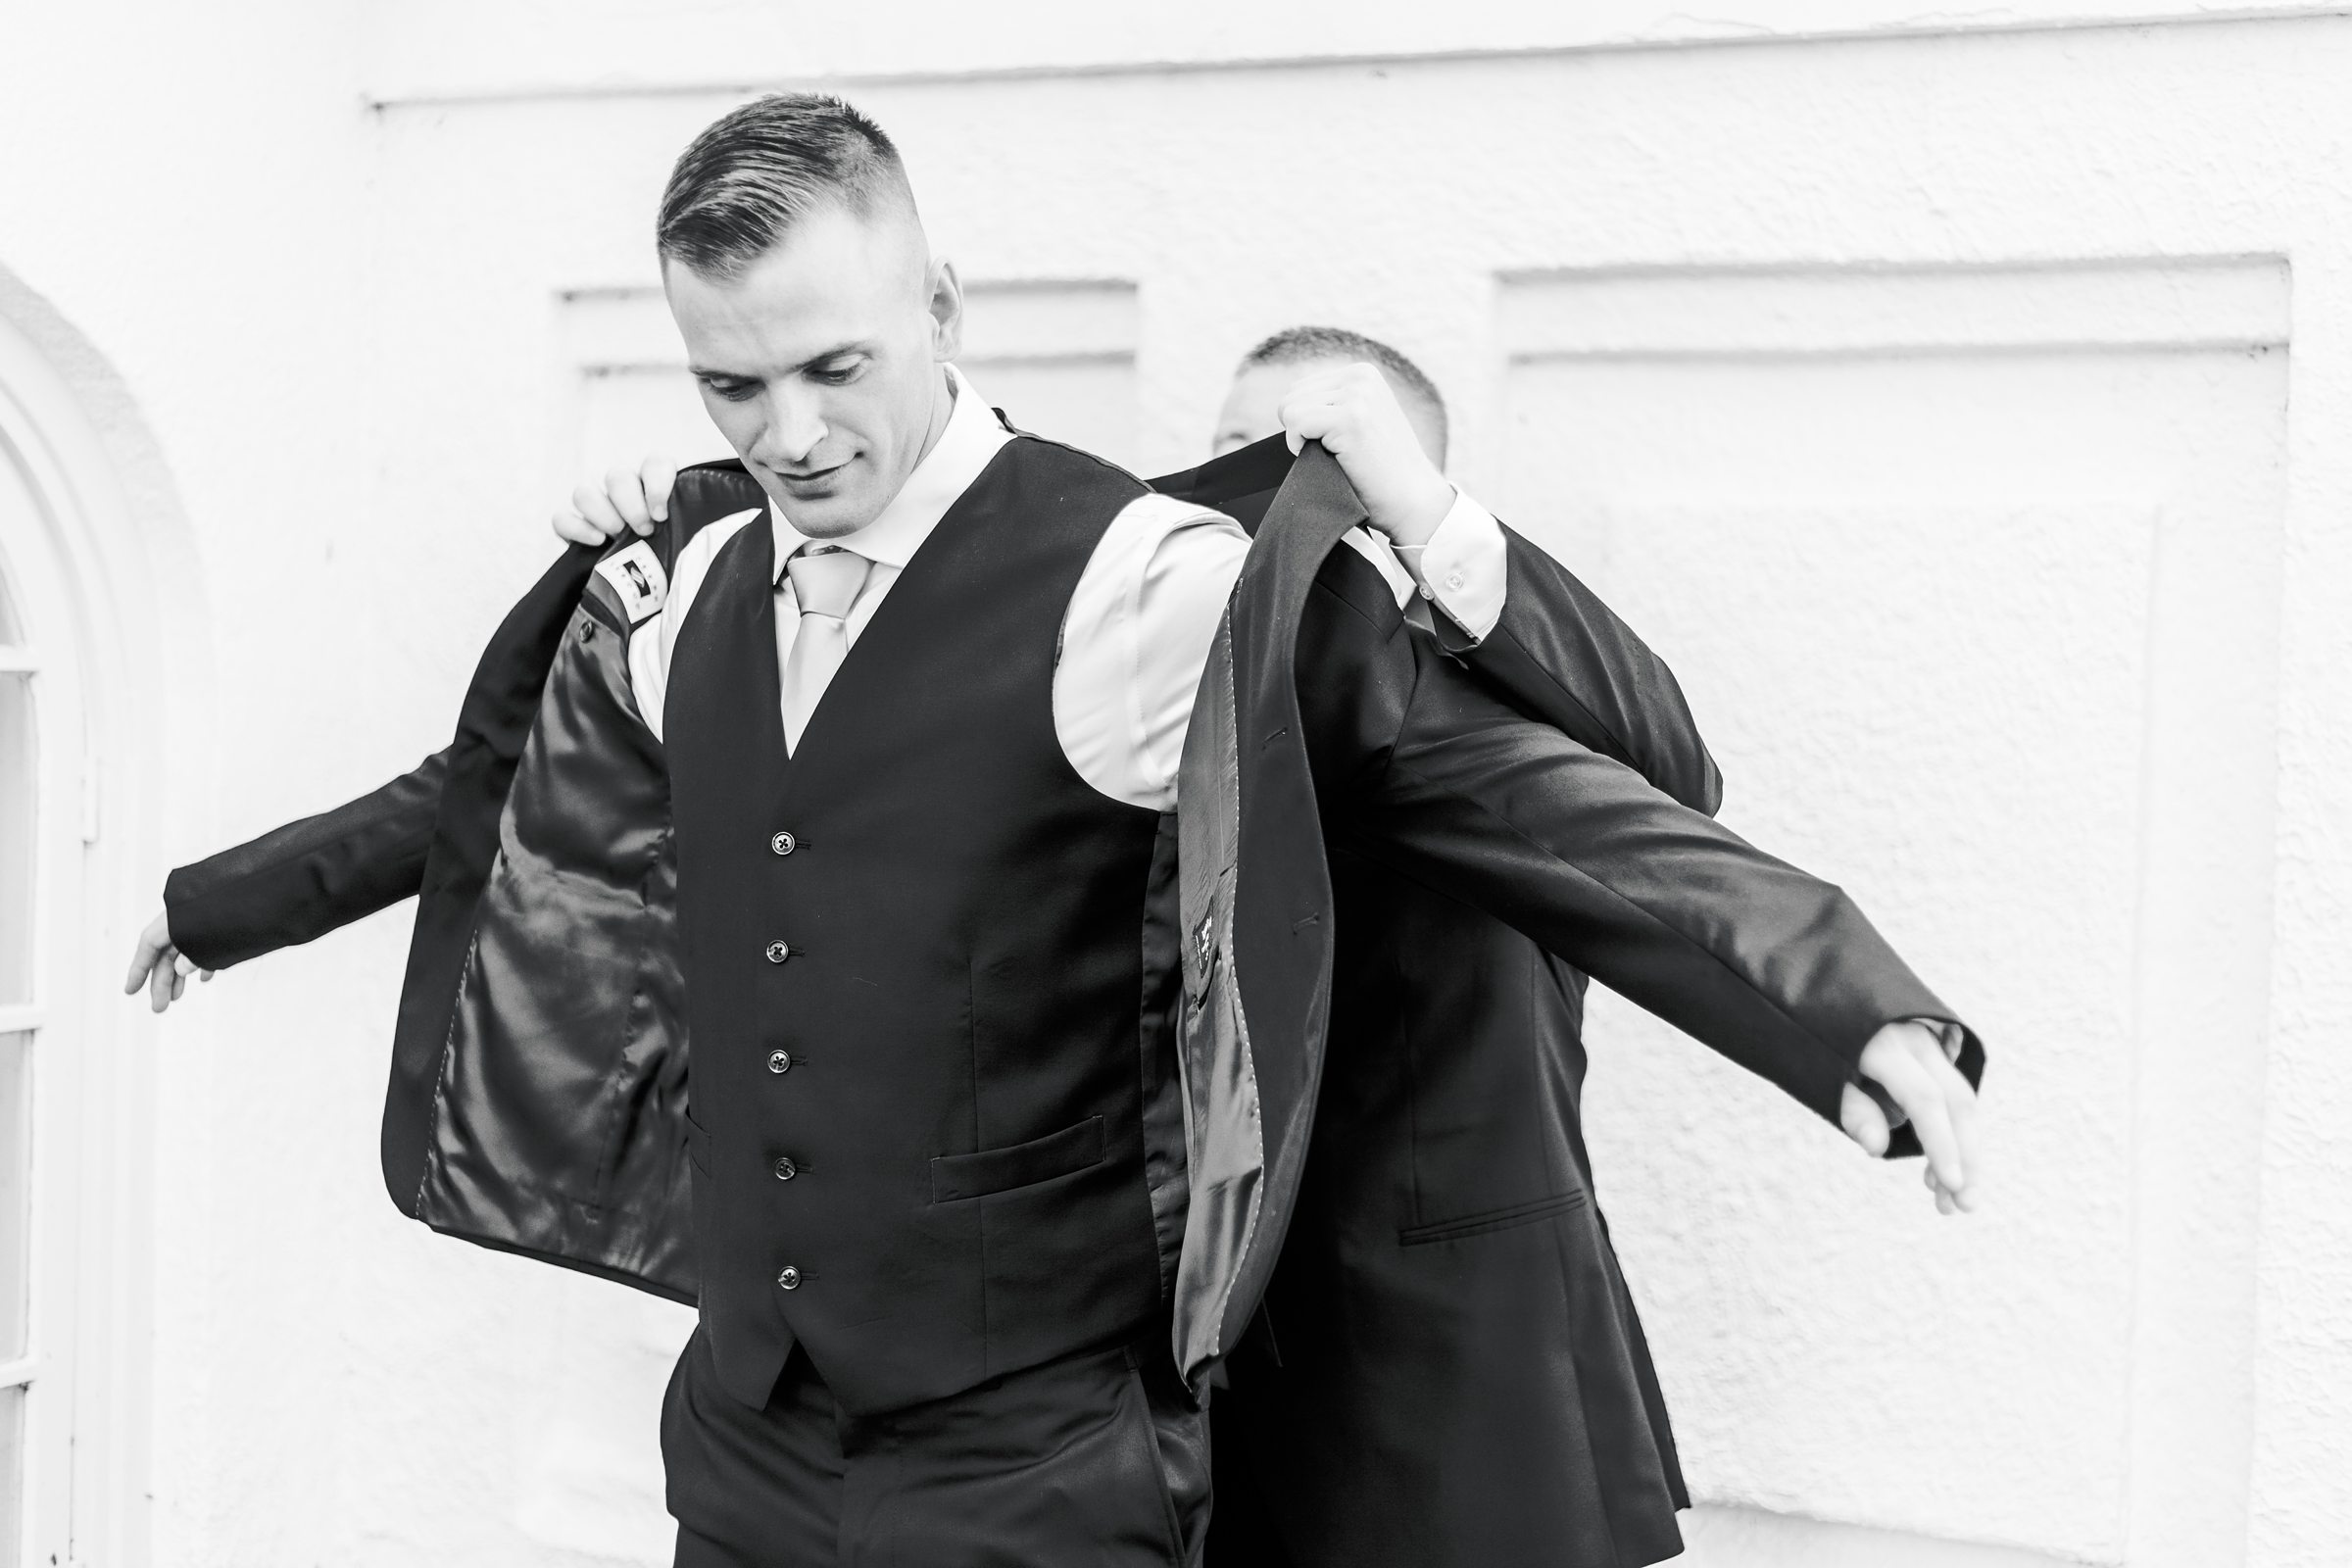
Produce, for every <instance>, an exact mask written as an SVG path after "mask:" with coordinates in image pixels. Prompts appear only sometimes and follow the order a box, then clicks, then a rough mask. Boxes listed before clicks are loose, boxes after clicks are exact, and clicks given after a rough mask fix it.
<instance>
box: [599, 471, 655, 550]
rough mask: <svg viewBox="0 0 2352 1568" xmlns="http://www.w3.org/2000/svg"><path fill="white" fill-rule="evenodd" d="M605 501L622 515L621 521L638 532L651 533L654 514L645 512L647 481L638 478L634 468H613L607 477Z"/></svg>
mask: <svg viewBox="0 0 2352 1568" xmlns="http://www.w3.org/2000/svg"><path fill="white" fill-rule="evenodd" d="M605 499H606V500H608V501H610V502H612V503H613V511H614V512H617V513H619V514H620V520H621V521H623V522H625V523H627V524H628V525H629V526H630V527H631V528H632V529H634V530H635V531H636V532H638V533H641V534H644V533H651V532H653V529H654V516H653V514H652V513H650V512H648V511H646V510H645V481H644V480H643V479H640V478H639V477H637V470H636V469H634V468H613V469H612V470H610V471H609V472H607V473H606V475H605Z"/></svg>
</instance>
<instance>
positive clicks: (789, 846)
mask: <svg viewBox="0 0 2352 1568" xmlns="http://www.w3.org/2000/svg"><path fill="white" fill-rule="evenodd" d="M767 847H768V848H769V849H771V850H773V851H775V852H776V853H777V854H778V855H790V854H791V853H792V852H793V851H795V850H797V849H799V848H800V847H801V841H800V840H799V839H796V838H794V837H793V836H792V835H791V834H789V833H779V834H777V835H776V836H775V837H774V838H772V839H769V840H768V841H767Z"/></svg>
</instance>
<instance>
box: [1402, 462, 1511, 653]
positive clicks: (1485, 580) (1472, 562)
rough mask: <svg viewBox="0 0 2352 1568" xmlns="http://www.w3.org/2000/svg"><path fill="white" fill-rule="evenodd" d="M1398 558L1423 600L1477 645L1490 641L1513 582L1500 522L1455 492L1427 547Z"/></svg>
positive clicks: (1507, 550) (1413, 550)
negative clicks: (1491, 633) (1442, 613)
mask: <svg viewBox="0 0 2352 1568" xmlns="http://www.w3.org/2000/svg"><path fill="white" fill-rule="evenodd" d="M1397 560H1399V561H1401V562H1403V563H1404V569H1405V570H1407V571H1409V572H1411V573H1412V574H1413V583H1414V586H1416V587H1417V588H1419V589H1420V590H1421V597H1422V598H1424V599H1426V600H1428V601H1429V602H1430V603H1431V604H1433V605H1436V606H1437V607H1438V608H1439V609H1440V610H1443V611H1444V612H1446V618H1448V619H1449V620H1451V621H1452V622H1453V623H1454V624H1455V625H1457V626H1459V627H1461V628H1462V630H1463V631H1465V632H1467V633H1469V634H1470V640H1471V641H1472V642H1473V643H1481V642H1484V641H1486V639H1487V636H1488V634H1489V633H1490V632H1492V631H1494V629H1495V623H1496V622H1497V621H1499V620H1501V619H1502V602H1503V599H1504V597H1505V596H1506V594H1507V593H1508V591H1509V584H1510V556H1509V549H1508V547H1507V546H1506V545H1505V544H1504V542H1503V537H1502V524H1501V523H1499V522H1496V521H1495V515H1494V514H1493V513H1491V512H1489V511H1488V510H1487V509H1486V508H1484V507H1482V506H1480V505H1479V504H1478V503H1477V502H1475V501H1473V500H1471V499H1470V498H1469V497H1468V496H1466V495H1464V494H1463V493H1462V492H1461V491H1459V490H1456V491H1455V492H1454V493H1453V505H1452V506H1451V507H1449V508H1447V509H1446V517H1445V520H1444V521H1442V522H1440V523H1439V524H1438V531H1437V532H1436V533H1433V534H1431V535H1430V536H1429V543H1427V544H1425V545H1421V546H1419V547H1417V548H1414V549H1409V550H1399V551H1397Z"/></svg>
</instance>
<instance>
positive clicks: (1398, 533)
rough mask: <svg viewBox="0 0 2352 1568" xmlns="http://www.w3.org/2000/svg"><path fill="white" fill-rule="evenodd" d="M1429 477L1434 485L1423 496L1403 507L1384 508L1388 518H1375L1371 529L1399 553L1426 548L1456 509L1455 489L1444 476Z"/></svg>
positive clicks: (1413, 499) (1423, 492) (1422, 493)
mask: <svg viewBox="0 0 2352 1568" xmlns="http://www.w3.org/2000/svg"><path fill="white" fill-rule="evenodd" d="M1430 478H1431V480H1432V483H1431V484H1430V485H1429V486H1428V487H1427V488H1425V489H1423V490H1422V491H1421V493H1420V494H1418V495H1416V496H1414V497H1413V498H1412V499H1411V500H1409V501H1407V502H1406V503H1404V504H1403V505H1401V506H1398V507H1394V508H1388V509H1384V510H1385V512H1386V515H1382V516H1378V517H1374V518H1373V519H1372V526H1373V527H1375V528H1377V529H1378V530H1379V531H1380V532H1381V533H1383V534H1385V535H1387V536H1388V541H1389V543H1390V544H1392V545H1394V546H1396V547H1397V549H1399V550H1419V549H1421V548H1422V547H1424V546H1425V545H1427V544H1428V543H1429V541H1430V540H1431V538H1433V537H1434V536H1435V535H1436V534H1437V531H1438V527H1439V525H1440V524H1441V523H1443V522H1445V520H1446V514H1447V513H1448V512H1450V511H1452V510H1453V502H1454V496H1455V491H1454V488H1453V486H1452V485H1450V484H1448V483H1446V477H1445V475H1443V474H1439V473H1433V474H1431V475H1430Z"/></svg>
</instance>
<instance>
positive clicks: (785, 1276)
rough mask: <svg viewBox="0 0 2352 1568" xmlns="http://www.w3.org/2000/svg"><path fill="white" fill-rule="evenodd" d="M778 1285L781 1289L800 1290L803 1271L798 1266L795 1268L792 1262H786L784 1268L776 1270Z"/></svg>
mask: <svg viewBox="0 0 2352 1568" xmlns="http://www.w3.org/2000/svg"><path fill="white" fill-rule="evenodd" d="M776 1286H777V1288H778V1289H780V1290H786V1291H797V1290H799V1289H800V1288H801V1271H800V1270H799V1269H797V1268H794V1267H793V1266H792V1265H791V1264H790V1263H787V1264H785V1265H784V1266H783V1267H782V1268H780V1269H778V1270H776Z"/></svg>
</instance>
